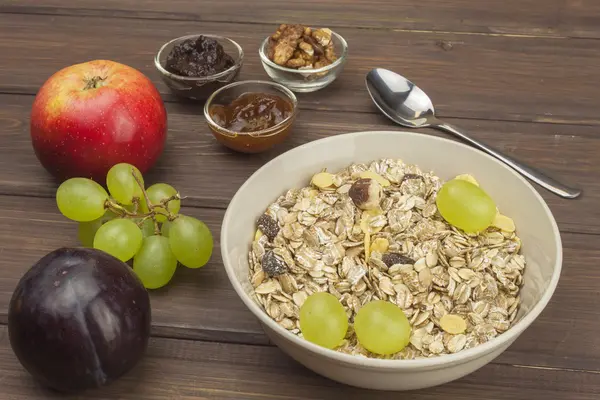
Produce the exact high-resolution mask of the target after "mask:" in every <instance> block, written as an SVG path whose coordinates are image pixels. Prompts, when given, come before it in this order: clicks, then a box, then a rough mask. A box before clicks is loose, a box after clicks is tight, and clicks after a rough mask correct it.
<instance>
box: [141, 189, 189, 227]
mask: <svg viewBox="0 0 600 400" xmlns="http://www.w3.org/2000/svg"><path fill="white" fill-rule="evenodd" d="M146 193H148V198H149V199H150V202H151V203H152V205H154V206H156V205H159V204H160V202H161V201H163V200H166V199H168V198H169V197H171V196H175V195H176V194H177V190H175V188H174V187H173V186H170V185H167V184H166V183H155V184H154V185H152V186H150V187H149V188H148V189H147V190H146ZM168 207H169V211H170V212H172V213H173V214H177V213H178V212H179V209H180V208H181V201H180V200H171V201H170V202H169V205H168ZM155 210H160V211H162V212H166V210H165V208H164V207H157V208H156V209H155ZM156 220H157V221H158V222H164V221H166V220H167V217H165V216H164V215H160V214H157V215H156Z"/></svg>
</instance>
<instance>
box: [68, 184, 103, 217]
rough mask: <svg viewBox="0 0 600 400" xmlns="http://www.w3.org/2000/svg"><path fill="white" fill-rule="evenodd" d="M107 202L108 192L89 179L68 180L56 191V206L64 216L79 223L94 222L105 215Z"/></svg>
mask: <svg viewBox="0 0 600 400" xmlns="http://www.w3.org/2000/svg"><path fill="white" fill-rule="evenodd" d="M106 200H108V193H106V190H104V188H103V187H102V186H100V185H99V184H97V183H96V182H94V181H93V180H91V179H87V178H71V179H68V180H66V181H64V182H63V183H62V184H61V185H60V186H59V187H58V190H57V191H56V204H57V205H58V209H59V210H60V212H61V213H62V215H64V216H65V217H67V218H69V219H71V220H73V221H77V222H88V221H93V220H95V219H98V218H100V217H101V216H102V215H104V212H105V211H106V209H105V208H104V203H105V202H106Z"/></svg>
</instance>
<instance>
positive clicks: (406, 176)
mask: <svg viewBox="0 0 600 400" xmlns="http://www.w3.org/2000/svg"><path fill="white" fill-rule="evenodd" d="M409 179H420V180H422V181H423V182H425V179H424V178H423V177H422V176H421V175H418V174H404V176H403V177H402V180H401V181H400V183H399V184H400V185H402V184H403V183H404V182H406V181H407V180H409Z"/></svg>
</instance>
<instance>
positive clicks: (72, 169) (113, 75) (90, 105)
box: [31, 60, 167, 184]
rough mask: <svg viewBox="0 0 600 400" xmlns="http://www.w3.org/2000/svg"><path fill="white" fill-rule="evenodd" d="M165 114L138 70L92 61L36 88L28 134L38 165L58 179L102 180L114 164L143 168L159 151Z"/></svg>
mask: <svg viewBox="0 0 600 400" xmlns="http://www.w3.org/2000/svg"><path fill="white" fill-rule="evenodd" d="M166 137H167V113H166V110H165V106H164V104H163V102H162V99H161V98H160V94H159V93H158V90H157V89H156V87H155V86H154V85H153V84H152V82H151V81H150V80H149V79H148V78H147V77H146V76H145V75H144V74H142V73H141V72H139V71H138V70H136V69H134V68H132V67H129V66H127V65H123V64H120V63H117V62H114V61H108V60H95V61H89V62H85V63H81V64H75V65H71V66H69V67H66V68H64V69H62V70H60V71H58V72H56V73H55V74H54V75H52V76H51V77H50V78H49V79H48V80H47V81H46V82H45V83H44V84H43V85H42V87H41V88H40V91H39V92H38V94H37V96H36V98H35V100H34V102H33V107H32V110H31V139H32V144H33V148H34V150H35V154H36V156H37V157H38V159H39V160H40V162H41V164H42V165H43V166H44V168H46V169H47V170H48V171H49V172H50V173H51V174H52V175H54V176H56V177H57V178H59V179H60V180H64V179H67V178H71V177H74V176H80V177H87V178H91V179H94V180H95V181H97V182H98V183H101V184H104V183H105V182H106V173H107V172H108V170H109V169H110V167H112V166H113V165H114V164H117V163H120V162H127V163H130V164H132V165H135V166H136V167H137V168H138V169H139V170H140V171H141V172H142V173H144V172H146V171H147V170H148V169H150V168H151V167H152V166H153V165H154V163H155V162H156V161H157V159H158V157H159V156H160V154H161V153H162V151H163V148H164V145H165V141H166Z"/></svg>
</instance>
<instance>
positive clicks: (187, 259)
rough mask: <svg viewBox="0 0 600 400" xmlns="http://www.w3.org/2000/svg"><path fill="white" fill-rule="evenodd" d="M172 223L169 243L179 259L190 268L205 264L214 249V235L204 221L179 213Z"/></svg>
mask: <svg viewBox="0 0 600 400" xmlns="http://www.w3.org/2000/svg"><path fill="white" fill-rule="evenodd" d="M170 225H171V226H170V228H169V243H170V245H171V250H172V251H173V254H175V257H177V260H178V261H179V262H180V263H181V264H183V265H184V266H186V267H188V268H200V267H202V266H204V265H205V264H206V263H207V262H208V260H210V256H211V255H212V250H213V237H212V234H211V233H210V230H209V229H208V227H207V226H206V225H205V224H204V222H202V221H199V220H197V219H196V218H192V217H187V216H185V215H179V216H178V217H177V219H176V220H174V221H173V222H171V224H170Z"/></svg>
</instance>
